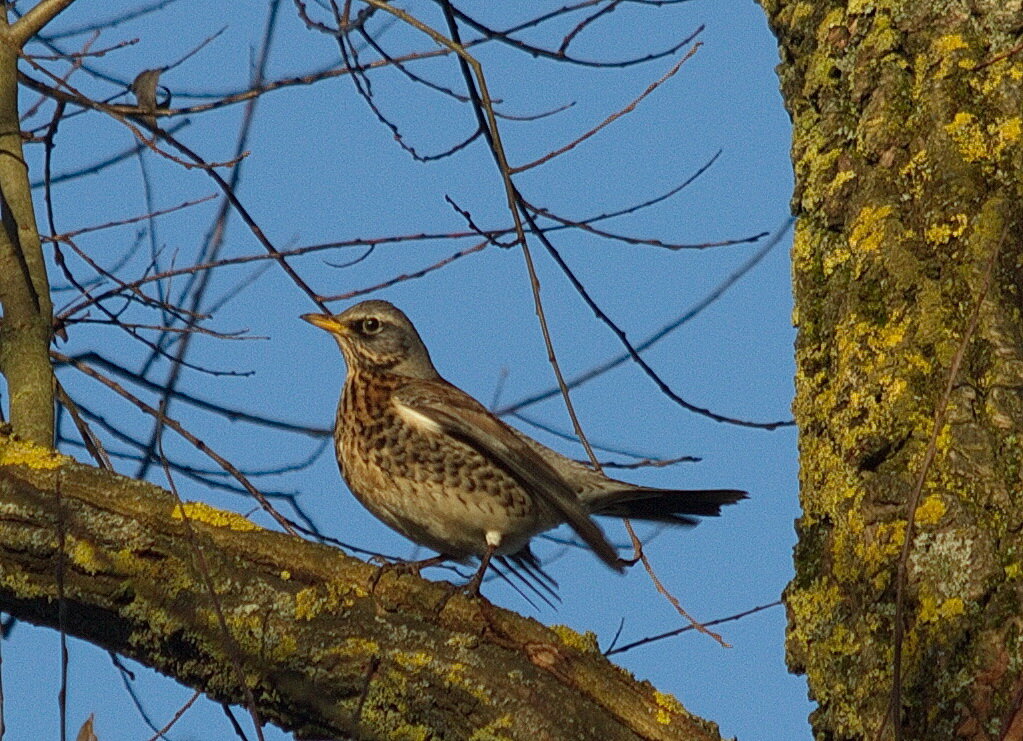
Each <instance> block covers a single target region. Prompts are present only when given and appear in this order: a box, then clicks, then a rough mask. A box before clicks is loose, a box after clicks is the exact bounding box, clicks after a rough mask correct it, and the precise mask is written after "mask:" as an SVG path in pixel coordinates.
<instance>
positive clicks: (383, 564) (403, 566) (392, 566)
mask: <svg viewBox="0 0 1023 741" xmlns="http://www.w3.org/2000/svg"><path fill="white" fill-rule="evenodd" d="M450 560H451V559H450V557H449V556H445V555H443V554H442V555H438V556H431V557H430V558H423V559H420V560H419V561H403V560H399V561H392V560H390V559H387V558H384V557H383V556H373V557H372V558H370V561H371V562H372V563H374V564H376V565H377V566H379V567H380V572H381V573H383V572H385V571H396V572H398V573H399V574H413V575H415V576H419V575H420V574H419V572H420V571H422V570H423V569H426V568H429V567H430V566H440V565H441V564H442V563H445V562H446V561H450Z"/></svg>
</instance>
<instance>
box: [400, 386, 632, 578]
mask: <svg viewBox="0 0 1023 741" xmlns="http://www.w3.org/2000/svg"><path fill="white" fill-rule="evenodd" d="M392 398H393V401H394V403H395V404H396V405H397V406H398V411H399V412H401V413H403V415H404V416H405V417H406V419H407V420H408V421H410V422H411V423H413V424H415V423H416V422H418V423H420V424H421V425H422V427H423V429H424V430H428V431H433V432H436V433H440V434H445V435H449V436H450V437H452V438H453V439H455V440H458V441H459V442H461V443H464V444H465V445H468V446H469V447H471V448H472V449H473V450H475V451H477V452H478V453H479V454H480V455H483V456H484V457H486V458H487V459H488V460H490V461H493V462H494V463H495V464H497V465H498V466H499V467H500V468H502V469H504V470H505V471H507V472H508V474H509V475H510V476H511V477H512V478H514V479H515V480H516V481H517V482H518V483H519V485H520V486H522V488H524V489H525V490H526V491H527V492H529V493H530V494H532V495H533V496H535V497H537V498H538V499H539V500H540V501H541V502H543V503H544V504H546V505H547V506H548V507H550V508H551V509H552V510H554V511H555V512H557V513H558V514H559V515H561V516H562V517H563V518H564V519H565V521H566V522H568V524H569V525H570V526H571V527H572V529H573V530H575V531H576V533H577V534H578V535H579V537H580V538H582V539H583V541H584V542H585V543H586V544H587V545H588V546H589V547H590V548H592V549H593V552H594V553H596V554H597V555H598V556H600V558H601V560H603V561H604V563H606V564H607V565H608V566H610V567H611V568H613V569H616V570H618V571H621V569H622V567H621V564H620V563H619V561H618V553H617V552H616V551H615V549H614V547H613V546H612V545H611V544H610V543H608V541H607V538H605V537H604V533H603V532H602V531H601V529H600V527H598V526H597V524H596V523H595V522H594V521H593V520H592V519H591V518H590V516H589V514H588V513H587V511H586V508H585V507H584V505H583V504H582V503H581V502H580V501H579V498H578V497H577V496H576V493H575V490H574V489H573V488H572V487H571V485H569V483H568V482H567V481H565V479H564V478H562V477H561V476H560V475H559V474H558V472H557V471H555V470H554V469H553V468H552V467H551V466H550V465H549V464H548V463H547V462H546V461H545V460H544V459H543V458H542V457H540V455H539V454H538V453H537V452H536V451H535V450H533V448H531V447H530V446H529V445H527V444H526V443H525V442H523V441H522V440H521V439H520V438H519V436H518V435H516V434H515V433H514V432H513V431H512V430H511V428H509V427H508V426H507V425H505V424H504V423H503V422H501V421H500V420H499V419H497V418H496V417H494V416H493V415H492V414H490V412H488V411H487V410H486V409H485V408H484V407H483V405H481V404H480V403H479V402H478V401H476V400H475V399H473V398H472V397H471V396H469V395H468V394H466V393H465V392H463V391H460V390H459V389H457V388H456V387H454V386H451V385H450V384H447V383H446V382H444V383H439V382H436V381H425V382H412V383H408V384H406V385H404V386H402V387H401V388H400V389H398V390H396V391H395V393H394V396H393V397H392Z"/></svg>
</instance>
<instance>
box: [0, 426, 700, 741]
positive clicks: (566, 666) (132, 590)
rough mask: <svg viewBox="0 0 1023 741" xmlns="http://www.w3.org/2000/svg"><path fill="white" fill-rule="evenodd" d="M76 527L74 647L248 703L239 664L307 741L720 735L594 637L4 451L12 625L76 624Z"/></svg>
mask: <svg viewBox="0 0 1023 741" xmlns="http://www.w3.org/2000/svg"><path fill="white" fill-rule="evenodd" d="M184 518H188V519H189V520H190V522H191V525H192V527H191V530H192V531H193V532H194V540H192V539H191V538H189V536H188V535H187V531H186V528H185V527H184V526H183V525H184ZM60 532H62V533H63V542H64V543H65V555H64V559H63V562H64V565H65V572H64V580H63V589H64V594H65V607H66V609H65V626H66V630H67V631H68V633H70V634H72V635H75V636H77V637H79V638H82V639H84V640H86V641H89V642H91V643H94V644H96V645H98V646H101V647H103V648H106V649H109V650H112V651H116V652H117V653H120V654H122V655H124V656H128V657H131V658H133V659H135V660H137V661H139V662H141V663H143V664H145V665H147V666H150V667H153V668H155V669H157V670H158V671H160V672H163V673H165V674H168V675H170V676H173V677H174V678H175V679H177V680H178V681H180V682H182V683H184V684H187V685H189V686H191V687H194V688H196V689H199V690H202V691H203V692H204V693H206V694H207V695H209V696H211V697H213V698H215V699H217V700H218V701H224V702H231V703H239V702H241V701H242V697H243V694H242V690H241V689H240V688H239V687H238V684H237V679H236V678H237V676H238V673H237V672H236V671H235V667H234V666H233V664H232V654H233V660H236V661H238V662H239V663H240V664H241V668H242V671H243V673H244V676H246V677H247V678H248V681H249V684H250V689H251V692H252V695H253V697H254V698H255V701H256V704H257V706H258V708H257V709H258V712H259V715H260V717H261V718H264V719H266V720H269V721H271V722H273V723H275V724H277V725H279V726H281V727H282V728H285V729H289V730H293V731H295V732H296V734H297V735H298V736H299V737H324V736H327V737H339V736H343V737H347V736H354V737H357V738H385V737H386V738H393V737H396V736H398V735H401V736H402V737H419V736H422V737H424V738H425V737H431V738H433V737H438V738H449V739H457V738H469V737H473V736H474V735H476V736H477V737H486V738H509V739H518V738H528V739H535V738H545V739H568V738H573V739H580V738H601V739H690V740H691V739H708V740H709V739H719V738H720V737H719V735H718V733H717V729H716V727H715V726H714V725H713V724H711V723H708V722H705V721H702V720H699V719H697V718H694V717H693V716H691V715H689V714H688V713H687V712H686V711H685V710H684V709H683V708H682V706H681V705H680V704H679V703H678V702H677V701H675V700H674V698H671V697H670V696H668V695H664V694H662V693H659V692H656V691H655V690H654V688H653V687H652V686H651V685H650V684H648V683H646V682H638V681H636V680H635V679H634V678H633V677H631V675H629V674H628V673H627V672H625V671H623V670H621V669H619V668H618V667H616V666H614V665H613V664H611V663H610V662H608V661H607V660H606V659H605V658H604V657H603V655H602V654H601V653H600V652H599V650H598V649H597V647H596V642H595V641H594V640H592V638H587V637H584V636H580V635H578V634H576V633H575V632H573V631H571V630H568V629H558V630H557V631H553V630H550V629H548V628H546V627H544V626H543V625H541V624H539V623H538V622H536V621H535V620H530V619H527V618H524V617H521V616H519V615H516V614H514V613H511V612H507V611H505V610H502V609H499V608H497V607H494V606H492V605H490V603H488V602H486V601H485V600H479V599H470V598H468V597H466V596H465V595H464V594H463V593H461V592H460V591H457V590H454V589H452V588H449V586H448V585H445V584H435V583H431V582H428V581H425V580H421V579H419V578H416V577H412V576H409V575H405V574H398V573H395V572H394V571H385V572H384V573H383V575H381V574H380V572H379V570H378V569H376V568H373V567H371V566H369V565H367V564H365V563H362V562H360V561H357V560H355V559H352V558H349V557H346V556H345V555H344V554H342V553H341V552H340V551H338V550H336V549H334V548H329V547H326V546H322V545H318V544H314V543H309V542H306V541H302V540H299V539H297V538H295V537H293V536H289V535H286V534H283V533H277V532H271V531H268V530H263V529H262V528H260V527H258V526H256V525H254V524H253V523H252V522H250V521H249V520H246V519H245V518H243V517H241V516H240V515H234V514H231V513H225V512H221V511H220V510H215V509H213V508H211V507H208V506H206V505H194V504H193V505H186V506H185V507H181V506H180V505H179V504H178V503H177V500H176V499H175V498H174V497H173V496H172V495H171V494H169V493H168V492H166V491H164V490H162V489H159V488H157V487H155V486H153V485H150V484H147V483H143V482H139V481H135V480H132V479H127V478H124V477H122V476H118V475H116V474H113V473H109V472H105V471H101V470H98V469H95V468H91V467H88V466H83V465H80V464H77V463H74V462H73V461H71V460H70V459H68V458H64V457H61V456H58V455H56V454H54V453H51V452H49V451H48V450H46V449H44V448H41V447H39V446H34V445H29V444H26V443H22V442H19V441H17V440H14V439H12V438H8V437H3V436H0V610H2V611H3V612H7V613H10V614H12V615H14V616H15V617H18V618H19V619H23V620H27V621H29V622H33V623H36V624H40V625H46V626H51V627H53V626H56V625H57V624H58V605H57V600H56V595H57V583H56V576H57V564H58V559H59V554H58V543H59V542H60V541H61V538H60V537H59V535H58V534H59V533H60ZM196 548H201V549H202V552H203V554H204V560H205V561H206V563H208V565H209V569H210V571H211V572H212V573H210V574H209V578H210V583H212V584H213V585H214V588H215V589H216V592H217V597H218V599H219V602H220V605H221V608H222V610H223V613H224V615H225V618H226V623H227V625H228V627H229V630H230V633H231V636H230V644H233V650H232V649H231V648H228V646H229V642H228V640H226V638H225V635H224V633H223V631H222V628H221V625H220V622H219V621H218V619H217V618H216V617H215V614H214V609H213V604H212V600H211V597H210V594H209V593H208V591H207V589H206V588H205V587H204V583H205V582H204V581H203V580H202V579H201V578H200V577H199V575H198V574H197V571H196V559H195V558H194V555H195V552H196V550H195V549H196ZM417 734H418V735H417Z"/></svg>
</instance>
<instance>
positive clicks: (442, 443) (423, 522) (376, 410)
mask: <svg viewBox="0 0 1023 741" xmlns="http://www.w3.org/2000/svg"><path fill="white" fill-rule="evenodd" d="M404 382H405V379H403V378H401V377H400V376H396V375H392V374H388V373H377V374H374V375H373V376H372V378H370V377H368V376H367V375H365V374H361V373H355V374H352V373H349V376H348V378H347V380H346V381H345V387H344V390H343V392H342V395H341V401H340V403H339V406H338V419H337V427H336V429H335V444H336V448H337V454H338V463H339V464H340V466H341V474H342V476H343V477H344V479H345V481H346V482H347V483H348V487H349V488H350V489H351V490H352V493H353V494H354V495H355V496H356V498H357V499H358V500H359V501H360V502H361V503H362V504H363V505H364V506H365V507H366V508H367V509H369V510H370V511H371V512H373V513H374V514H375V515H376V516H377V517H379V518H380V519H381V520H383V521H384V522H386V523H387V524H388V525H390V526H391V527H392V528H394V529H395V530H397V531H398V532H400V533H402V534H403V535H405V536H406V537H408V538H410V539H411V540H413V541H415V542H417V543H419V544H421V545H424V546H427V547H429V548H432V549H433V550H436V551H439V552H441V553H444V554H446V555H450V556H454V557H457V558H461V557H464V556H467V555H473V554H474V555H480V554H482V553H483V552H484V551H485V549H486V533H487V532H488V531H496V532H499V533H501V535H502V542H501V547H500V548H499V552H502V553H510V552H514V551H516V550H518V549H519V548H520V547H522V546H523V545H524V544H525V543H526V542H528V540H529V537H530V535H532V534H534V533H535V532H536V530H537V512H536V510H537V507H536V504H535V502H534V499H533V497H532V496H530V495H529V494H528V493H527V492H525V491H524V490H523V489H522V487H521V486H520V485H519V484H518V482H517V481H516V480H515V479H513V478H512V477H511V476H510V474H508V473H507V472H506V471H505V470H504V469H503V468H501V467H499V466H498V465H496V464H494V463H493V462H491V461H490V460H489V459H487V458H484V457H483V455H482V454H480V453H479V452H478V451H476V450H475V449H473V448H471V447H469V446H468V445H466V444H464V443H462V442H460V441H458V440H455V439H453V438H451V437H449V436H448V435H446V434H444V433H442V432H436V431H429V430H426V429H423V428H422V427H421V426H417V425H414V424H411V423H409V422H408V421H407V420H406V419H405V418H403V417H402V416H401V415H399V414H398V411H397V409H396V407H395V406H394V405H393V403H392V401H391V399H392V395H393V394H394V392H395V391H396V390H397V389H398V388H399V387H400V386H401V384H402V383H404ZM541 529H542V528H541Z"/></svg>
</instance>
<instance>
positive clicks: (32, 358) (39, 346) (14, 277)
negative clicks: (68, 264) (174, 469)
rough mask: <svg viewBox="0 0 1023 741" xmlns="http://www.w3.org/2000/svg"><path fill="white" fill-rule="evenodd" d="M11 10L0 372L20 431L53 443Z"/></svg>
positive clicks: (0, 138)
mask: <svg viewBox="0 0 1023 741" xmlns="http://www.w3.org/2000/svg"><path fill="white" fill-rule="evenodd" d="M50 4H51V5H52V3H50ZM7 12H8V11H7V8H6V6H5V7H4V8H2V9H0V308H2V309H3V316H2V317H0V373H2V374H3V376H4V380H5V381H6V383H7V391H8V394H9V396H10V399H9V401H10V406H9V408H10V414H11V422H12V424H13V425H14V429H15V430H17V432H18V434H19V435H21V436H22V437H24V438H26V439H28V440H32V441H33V442H36V443H38V444H40V445H46V446H52V445H53V418H54V414H53V369H52V368H51V366H50V356H49V348H50V338H51V335H52V324H53V307H52V305H51V302H50V284H49V280H48V279H47V276H46V261H45V258H44V257H43V250H42V244H41V242H40V239H39V230H38V228H37V227H36V220H35V211H34V210H33V204H32V188H31V186H30V184H29V177H28V165H26V164H25V155H24V152H23V151H22V146H21V126H20V122H19V118H18V57H19V53H20V44H21V43H24V39H20V40H19V37H18V34H17V33H16V32H15V29H16V28H18V25H17V24H15V26H8V24H7V18H6V14H7ZM54 12H56V10H54ZM22 28H23V27H22Z"/></svg>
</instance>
